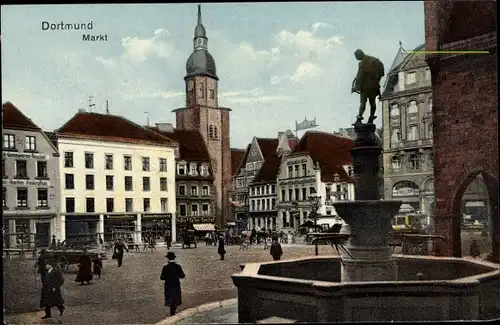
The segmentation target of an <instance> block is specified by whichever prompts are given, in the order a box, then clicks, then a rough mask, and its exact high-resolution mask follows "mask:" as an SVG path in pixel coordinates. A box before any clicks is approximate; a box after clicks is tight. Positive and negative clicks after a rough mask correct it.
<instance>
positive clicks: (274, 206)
mask: <svg viewBox="0 0 500 325" xmlns="http://www.w3.org/2000/svg"><path fill="white" fill-rule="evenodd" d="M275 209H276V199H275V198H272V199H271V210H275Z"/></svg>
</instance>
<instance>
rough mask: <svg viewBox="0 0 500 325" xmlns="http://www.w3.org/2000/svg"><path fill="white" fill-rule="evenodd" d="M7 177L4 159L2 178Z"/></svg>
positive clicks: (3, 160)
mask: <svg viewBox="0 0 500 325" xmlns="http://www.w3.org/2000/svg"><path fill="white" fill-rule="evenodd" d="M5 176H7V174H6V173H5V159H2V177H5Z"/></svg>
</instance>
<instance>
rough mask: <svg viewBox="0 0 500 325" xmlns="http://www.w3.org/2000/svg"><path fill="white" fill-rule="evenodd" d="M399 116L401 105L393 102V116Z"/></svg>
mask: <svg viewBox="0 0 500 325" xmlns="http://www.w3.org/2000/svg"><path fill="white" fill-rule="evenodd" d="M395 116H399V105H398V104H392V105H391V117H395Z"/></svg>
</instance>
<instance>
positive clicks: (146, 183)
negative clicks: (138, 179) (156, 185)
mask: <svg viewBox="0 0 500 325" xmlns="http://www.w3.org/2000/svg"><path fill="white" fill-rule="evenodd" d="M142 190H143V191H146V192H148V191H150V190H151V180H150V178H149V177H143V178H142Z"/></svg>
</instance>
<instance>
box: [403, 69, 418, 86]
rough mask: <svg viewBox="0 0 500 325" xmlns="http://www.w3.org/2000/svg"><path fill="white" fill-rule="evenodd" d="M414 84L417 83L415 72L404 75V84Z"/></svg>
mask: <svg viewBox="0 0 500 325" xmlns="http://www.w3.org/2000/svg"><path fill="white" fill-rule="evenodd" d="M415 82H417V79H416V75H415V72H410V73H407V74H406V84H407V85H410V84H414V83H415Z"/></svg>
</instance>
